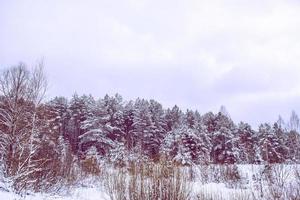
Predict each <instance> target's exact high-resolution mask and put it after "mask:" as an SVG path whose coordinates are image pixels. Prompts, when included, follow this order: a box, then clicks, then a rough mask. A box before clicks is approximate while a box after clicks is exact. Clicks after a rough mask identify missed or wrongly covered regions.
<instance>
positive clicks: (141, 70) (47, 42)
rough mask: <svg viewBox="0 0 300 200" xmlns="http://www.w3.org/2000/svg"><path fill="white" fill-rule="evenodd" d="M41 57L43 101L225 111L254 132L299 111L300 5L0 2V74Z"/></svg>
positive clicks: (160, 0) (245, 0)
mask: <svg viewBox="0 0 300 200" xmlns="http://www.w3.org/2000/svg"><path fill="white" fill-rule="evenodd" d="M41 58H43V59H44V63H45V68H46V71H47V74H48V77H49V82H50V88H49V92H48V97H49V98H50V97H53V96H57V95H58V96H60V95H62V96H68V97H70V96H71V95H72V94H73V93H74V92H75V91H77V93H79V94H83V93H86V94H93V95H94V96H95V97H102V96H104V95H105V94H106V93H108V94H114V93H116V92H118V93H120V94H121V95H122V96H123V97H124V99H125V100H129V99H135V98H136V97H143V98H147V99H150V98H153V99H156V100H158V101H159V102H161V103H162V104H163V105H164V106H165V107H170V106H173V105H174V104H177V105H179V106H180V107H182V108H183V109H186V108H192V109H198V110H199V111H200V113H205V112H207V111H210V110H212V111H214V112H216V111H218V109H219V107H220V106H221V105H225V106H226V108H227V110H228V111H229V113H230V115H231V117H232V118H233V119H234V121H236V122H238V121H246V122H249V123H250V124H252V125H253V126H254V127H256V126H257V124H258V123H259V122H273V121H275V120H277V118H278V115H279V114H282V116H283V117H284V118H288V117H289V115H290V112H291V110H292V109H295V111H296V112H298V113H299V112H300V1H298V0H282V1H279V0H226V1H224V0H222V1H214V0H207V1H204V0H182V1H179V0H81V1H79V0H77V1H76V0H70V1H69V0H43V1H40V0H19V1H17V0H15V1H14V0H9V1H8V0H0V68H1V69H3V68H6V67H9V66H12V65H16V64H18V63H19V62H20V61H22V62H25V63H27V64H28V65H29V66H32V65H34V64H35V63H36V62H37V61H38V60H39V59H41Z"/></svg>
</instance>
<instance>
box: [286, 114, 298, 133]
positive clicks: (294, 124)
mask: <svg viewBox="0 0 300 200" xmlns="http://www.w3.org/2000/svg"><path fill="white" fill-rule="evenodd" d="M288 126H289V127H288V128H289V130H290V131H296V132H298V131H299V128H300V120H299V117H298V115H297V114H296V112H295V111H294V110H293V111H292V114H291V117H290V121H289V125H288Z"/></svg>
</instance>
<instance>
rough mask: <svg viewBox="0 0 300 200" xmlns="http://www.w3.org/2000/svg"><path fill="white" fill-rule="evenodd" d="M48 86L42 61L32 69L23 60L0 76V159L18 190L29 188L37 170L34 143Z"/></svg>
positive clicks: (35, 146)
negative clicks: (41, 105)
mask: <svg viewBox="0 0 300 200" xmlns="http://www.w3.org/2000/svg"><path fill="white" fill-rule="evenodd" d="M46 88H47V80H46V78H45V75H44V72H43V63H39V64H38V66H37V67H36V68H35V69H33V70H32V72H31V71H29V70H28V69H27V68H26V66H25V64H23V63H20V64H19V65H18V66H15V67H12V68H9V69H6V70H4V71H3V72H2V73H1V75H0V97H1V101H0V121H1V127H0V133H1V136H0V142H1V144H0V147H1V152H3V153H2V155H1V158H2V160H3V163H4V168H5V174H6V176H8V177H10V179H11V180H12V182H13V183H14V186H15V189H17V190H18V191H21V190H23V189H24V187H26V182H27V181H26V178H28V177H29V176H30V175H31V174H32V173H34V172H35V171H36V170H37V169H36V168H35V167H34V166H36V164H37V161H35V162H33V161H32V158H33V156H34V153H35V150H36V149H37V145H36V144H34V142H33V141H34V138H35V136H36V134H37V133H38V127H37V124H36V120H37V115H36V113H37V107H38V106H39V105H40V103H41V102H42V100H43V97H44V95H45V92H46ZM41 161H42V160H41ZM23 183H24V184H23Z"/></svg>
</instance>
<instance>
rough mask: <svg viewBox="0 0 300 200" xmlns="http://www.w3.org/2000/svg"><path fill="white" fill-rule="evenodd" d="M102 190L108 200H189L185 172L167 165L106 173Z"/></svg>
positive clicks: (148, 165) (147, 165) (189, 189)
mask: <svg viewBox="0 0 300 200" xmlns="http://www.w3.org/2000/svg"><path fill="white" fill-rule="evenodd" d="M104 177H105V188H106V190H107V191H108V194H109V196H110V199H111V200H141V199H142V200H156V199H157V200H158V199H163V200H189V199H191V187H190V185H189V183H188V180H187V179H186V177H187V176H186V174H185V172H184V171H183V170H182V169H181V168H179V167H177V166H175V165H172V164H170V163H166V162H165V163H159V164H153V163H147V164H144V165H139V166H136V165H134V166H132V167H131V169H130V170H129V172H128V171H127V170H125V169H115V170H113V171H110V172H109V171H108V172H106V174H105V175H104Z"/></svg>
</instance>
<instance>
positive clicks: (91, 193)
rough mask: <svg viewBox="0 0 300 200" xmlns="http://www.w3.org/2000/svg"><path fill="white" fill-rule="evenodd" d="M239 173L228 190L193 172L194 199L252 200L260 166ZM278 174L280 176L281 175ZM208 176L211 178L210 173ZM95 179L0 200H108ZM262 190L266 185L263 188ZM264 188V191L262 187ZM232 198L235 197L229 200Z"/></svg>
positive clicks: (1, 194)
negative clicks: (54, 191)
mask: <svg viewBox="0 0 300 200" xmlns="http://www.w3.org/2000/svg"><path fill="white" fill-rule="evenodd" d="M293 168H295V166H293V165H286V166H284V171H281V172H280V173H282V174H281V175H284V176H285V177H284V178H285V180H286V184H289V183H291V182H293V181H295V176H294V174H293V173H292V171H293ZM238 169H239V173H240V175H241V177H242V179H243V180H244V181H243V183H242V184H241V186H239V187H236V188H234V187H228V185H226V183H224V182H221V181H220V182H211V181H206V182H205V183H204V182H203V180H202V178H201V168H197V169H196V170H195V178H194V180H193V182H192V186H193V187H192V193H193V196H194V197H195V198H196V196H197V195H201V194H202V195H206V197H207V196H210V197H211V198H212V199H214V198H215V199H218V200H219V199H222V200H227V199H228V200H231V199H239V198H238V197H239V196H240V195H243V196H245V197H251V195H253V191H255V192H257V191H256V190H257V188H255V189H254V187H255V186H254V185H255V183H254V179H253V177H254V176H255V175H257V174H259V173H260V172H262V170H263V169H264V167H263V166H260V165H240V166H238ZM281 175H279V176H281ZM209 176H212V174H210V175H209ZM102 185H103V184H101V183H100V182H99V181H97V179H93V178H92V179H86V180H82V182H81V183H80V184H79V186H76V187H73V188H72V189H67V190H65V191H64V190H62V191H61V192H60V194H55V195H54V194H47V193H44V194H42V193H35V194H29V195H27V196H25V197H21V196H19V195H16V194H14V193H12V192H8V191H6V190H4V189H2V190H0V200H17V199H25V200H110V197H109V195H108V194H107V192H106V191H105V189H104V187H102ZM263 187H265V185H264V186H263ZM264 189H265V188H264ZM232 197H235V198H232Z"/></svg>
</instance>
